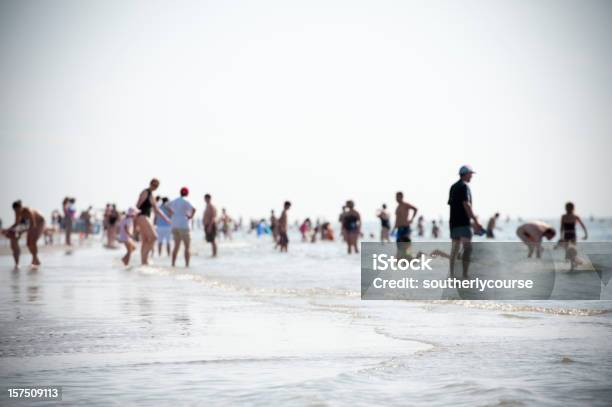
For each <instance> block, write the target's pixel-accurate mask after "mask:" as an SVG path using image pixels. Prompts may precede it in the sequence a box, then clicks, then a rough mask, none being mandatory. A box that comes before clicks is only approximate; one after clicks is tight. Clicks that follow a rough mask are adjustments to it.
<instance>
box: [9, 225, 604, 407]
mask: <svg viewBox="0 0 612 407" xmlns="http://www.w3.org/2000/svg"><path fill="white" fill-rule="evenodd" d="M508 230H511V228H510V227H509V228H508ZM608 230H609V229H608V227H607V225H606V227H601V228H600V229H598V228H597V225H592V231H591V237H592V238H593V239H594V240H595V239H596V237H597V236H598V234H599V236H600V238H599V239H600V240H604V239H608V238H609V237H608V236H607V233H608ZM504 231H505V230H504ZM197 233H198V232H197V231H196V235H195V236H196V240H197V241H196V244H195V248H194V251H195V252H196V255H195V256H194V257H193V258H192V267H191V268H190V269H188V270H185V269H184V268H181V267H178V268H176V269H172V268H171V267H169V261H168V259H167V258H161V259H159V258H156V259H155V262H156V264H155V265H153V266H150V267H141V266H132V267H130V268H127V269H126V268H124V267H122V266H120V263H119V261H118V258H119V257H120V255H121V251H119V250H117V251H109V250H104V249H102V248H101V247H98V245H97V244H96V245H94V247H92V248H84V249H82V250H77V251H75V252H74V253H73V254H72V255H66V254H64V253H62V252H58V253H46V254H45V256H44V258H43V261H44V267H42V268H40V269H39V270H38V271H29V270H27V269H22V270H20V271H12V267H11V262H10V258H9V257H6V256H5V257H0V358H1V359H0V382H1V383H2V384H1V385H2V386H9V385H16V384H20V385H35V384H37V385H59V386H63V399H64V403H66V404H77V403H78V404H82V403H88V404H95V405H108V404H121V405H123V404H150V403H159V404H161V403H162V402H163V403H164V404H167V403H168V402H178V403H181V404H207V405H210V404H213V405H214V404H219V405H226V404H229V403H244V404H253V405H274V404H279V403H283V404H297V405H304V404H309V405H310V404H360V405H361V404H366V403H367V404H371V403H380V404H390V405H406V404H427V405H432V404H433V405H448V404H451V403H452V404H454V405H532V404H536V403H537V404H550V405H553V404H566V405H567V404H570V405H571V404H574V405H576V404H588V405H609V404H610V402H611V400H612V390H611V388H610V382H611V379H612V346H611V345H610V340H609V338H610V334H611V333H612V303H610V302H607V301H566V302H560V301H539V302H536V301H529V302H526V301H523V302H489V301H437V302H408V301H362V300H361V299H360V293H359V288H360V280H359V279H360V263H359V262H360V259H359V257H358V256H350V257H349V256H346V255H345V248H344V247H343V246H342V245H341V244H339V243H317V244H315V245H312V244H309V243H301V242H298V240H299V239H298V238H297V236H292V242H291V244H290V252H289V253H287V254H280V253H278V252H275V251H274V249H273V247H272V244H271V243H270V241H269V240H267V239H261V240H258V239H256V238H255V237H253V236H250V235H245V236H237V238H236V240H235V241H233V242H222V245H221V247H220V257H219V258H218V259H210V258H209V257H208V248H207V247H205V246H204V244H203V242H201V241H200V240H199V239H200V236H199V235H198V234H197ZM507 239H511V234H510V233H509V232H508V233H507ZM26 259H27V256H26ZM179 264H182V260H179ZM40 404H41V405H44V404H45V403H44V402H41V403H40Z"/></svg>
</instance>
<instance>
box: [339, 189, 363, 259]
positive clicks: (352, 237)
mask: <svg viewBox="0 0 612 407" xmlns="http://www.w3.org/2000/svg"><path fill="white" fill-rule="evenodd" d="M346 207H347V208H348V210H347V211H346V212H344V215H343V216H342V229H343V230H344V233H345V238H346V244H347V247H348V254H351V253H352V250H353V249H354V250H355V253H359V249H358V248H357V241H358V240H359V235H360V234H361V215H359V212H357V211H356V210H355V203H354V202H353V201H347V202H346Z"/></svg>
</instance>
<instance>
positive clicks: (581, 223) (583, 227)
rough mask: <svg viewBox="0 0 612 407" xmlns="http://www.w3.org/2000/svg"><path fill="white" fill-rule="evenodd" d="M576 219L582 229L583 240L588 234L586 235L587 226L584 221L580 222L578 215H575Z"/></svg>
mask: <svg viewBox="0 0 612 407" xmlns="http://www.w3.org/2000/svg"><path fill="white" fill-rule="evenodd" d="M576 221H577V222H578V223H579V224H580V226H581V227H582V230H583V231H584V238H583V240H587V238H588V237H589V235H588V232H587V228H586V226H585V225H584V222H582V219H580V216H576Z"/></svg>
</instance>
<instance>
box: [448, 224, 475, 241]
mask: <svg viewBox="0 0 612 407" xmlns="http://www.w3.org/2000/svg"><path fill="white" fill-rule="evenodd" d="M450 237H451V239H461V238H466V239H471V238H472V228H471V227H469V226H457V227H454V228H451V230H450Z"/></svg>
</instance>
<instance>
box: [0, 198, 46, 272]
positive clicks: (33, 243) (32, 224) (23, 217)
mask: <svg viewBox="0 0 612 407" xmlns="http://www.w3.org/2000/svg"><path fill="white" fill-rule="evenodd" d="M13 211H15V223H13V225H12V226H11V227H9V228H8V229H6V230H3V231H2V234H3V235H5V236H6V237H7V238H8V239H10V241H11V250H12V252H13V259H14V260H15V267H19V255H20V253H21V251H20V249H19V238H20V237H21V234H22V233H26V244H27V246H28V249H29V250H30V253H31V254H32V267H36V266H39V265H40V260H39V259H38V246H37V242H38V239H39V238H40V237H41V236H42V234H43V231H44V230H45V218H44V217H43V216H42V215H41V214H40V213H39V212H38V211H36V210H35V209H32V208H28V207H26V206H23V205H22V203H21V201H15V202H13Z"/></svg>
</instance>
